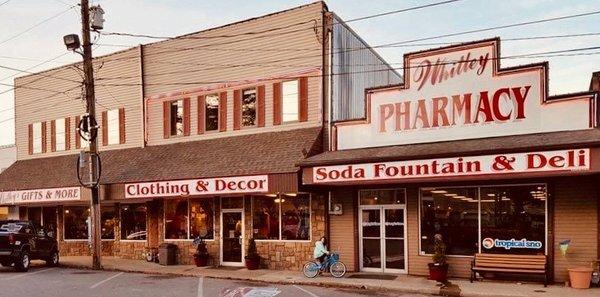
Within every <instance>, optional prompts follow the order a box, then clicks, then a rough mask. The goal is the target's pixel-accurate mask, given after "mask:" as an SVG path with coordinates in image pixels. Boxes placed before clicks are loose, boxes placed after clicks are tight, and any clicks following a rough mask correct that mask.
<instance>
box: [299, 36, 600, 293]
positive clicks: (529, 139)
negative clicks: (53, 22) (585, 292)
mask: <svg viewBox="0 0 600 297" xmlns="http://www.w3.org/2000/svg"><path fill="white" fill-rule="evenodd" d="M499 47H500V40H499V39H497V38H495V39H489V40H482V41H477V42H472V43H467V44H460V45H456V46H449V47H444V48H439V49H433V50H429V51H422V52H416V53H410V54H407V55H405V58H404V60H405V65H410V67H406V68H405V72H404V84H402V85H394V86H389V87H382V88H376V89H369V90H367V91H366V108H365V117H364V118H362V119H359V120H350V121H338V122H335V123H333V127H332V139H333V140H332V149H331V150H329V151H327V152H325V153H322V154H319V155H316V156H312V157H309V158H307V159H305V160H303V161H302V162H301V164H300V165H301V166H302V167H303V176H302V179H303V180H302V182H303V184H304V186H305V187H306V188H307V189H310V191H311V192H322V193H328V196H329V199H328V208H329V216H328V221H327V226H328V227H327V228H328V231H329V232H328V233H329V236H330V239H331V248H332V249H333V250H337V251H339V252H340V253H341V257H342V260H343V261H344V262H345V263H346V264H347V265H348V266H349V267H351V268H352V269H353V270H355V271H375V272H383V273H405V274H412V275H426V274H427V263H430V262H431V255H432V254H433V238H434V235H436V234H441V235H442V236H443V239H444V242H445V243H446V245H447V254H448V255H449V260H448V261H449V265H450V275H452V276H458V277H469V274H470V263H471V260H472V259H473V256H474V254H476V253H500V254H535V255H546V256H547V257H548V261H549V264H550V267H549V269H550V270H551V271H550V274H551V275H552V276H553V279H554V280H555V281H564V280H565V279H566V278H567V268H569V267H573V266H589V265H590V263H592V262H594V261H596V260H597V259H598V258H600V257H599V248H598V247H599V245H600V238H599V237H600V228H599V224H600V220H599V217H600V206H599V205H600V188H599V186H598V182H597V181H598V177H599V175H598V172H599V170H600V167H599V166H600V163H598V162H599V161H598V159H599V158H600V155H599V153H600V147H599V146H600V130H599V129H598V122H597V121H598V110H597V107H598V99H599V98H598V89H597V84H598V81H597V79H598V78H597V76H595V80H594V79H593V81H592V87H591V88H590V91H585V92H581V93H577V94H567V95H560V96H548V91H547V90H548V88H547V84H548V78H547V77H548V64H547V63H538V64H532V65H524V66H519V67H511V68H502V67H500V60H501V58H502V57H501V56H500V55H499ZM558 71H560V70H558ZM594 85H596V88H594ZM566 240H570V245H569V248H568V250H567V252H566V254H562V253H561V251H560V249H559V243H560V242H563V241H566Z"/></svg>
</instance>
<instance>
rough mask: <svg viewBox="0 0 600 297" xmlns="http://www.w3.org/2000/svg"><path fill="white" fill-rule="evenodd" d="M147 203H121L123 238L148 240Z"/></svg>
mask: <svg viewBox="0 0 600 297" xmlns="http://www.w3.org/2000/svg"><path fill="white" fill-rule="evenodd" d="M146 212H147V208H146V205H145V204H122V205H121V240H146V236H147V232H146Z"/></svg>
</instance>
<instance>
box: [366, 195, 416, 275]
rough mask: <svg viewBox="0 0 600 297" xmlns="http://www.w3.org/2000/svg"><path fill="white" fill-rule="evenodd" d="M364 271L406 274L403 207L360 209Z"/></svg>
mask: <svg viewBox="0 0 600 297" xmlns="http://www.w3.org/2000/svg"><path fill="white" fill-rule="evenodd" d="M359 220H360V224H361V225H360V230H359V231H360V257H361V259H362V262H361V270H363V271H370V272H383V273H406V257H405V255H406V241H405V233H406V229H405V210H404V205H381V206H379V205H378V206H361V210H360V217H359Z"/></svg>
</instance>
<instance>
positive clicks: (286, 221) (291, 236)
mask: <svg viewBox="0 0 600 297" xmlns="http://www.w3.org/2000/svg"><path fill="white" fill-rule="evenodd" d="M281 213H282V215H281V239H283V240H309V239H310V234H309V231H310V196H309V195H307V194H298V195H297V196H288V195H282V196H281Z"/></svg>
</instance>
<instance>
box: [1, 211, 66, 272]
mask: <svg viewBox="0 0 600 297" xmlns="http://www.w3.org/2000/svg"><path fill="white" fill-rule="evenodd" d="M36 259H41V260H45V261H46V264H47V265H48V266H57V265H58V243H57V242H56V239H54V238H52V237H50V236H48V234H47V233H46V231H45V230H44V229H43V228H36V226H34V224H33V223H32V222H29V221H19V220H7V221H0V264H2V266H11V265H14V266H15V269H16V270H17V271H27V270H29V264H30V262H31V260H36Z"/></svg>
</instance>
